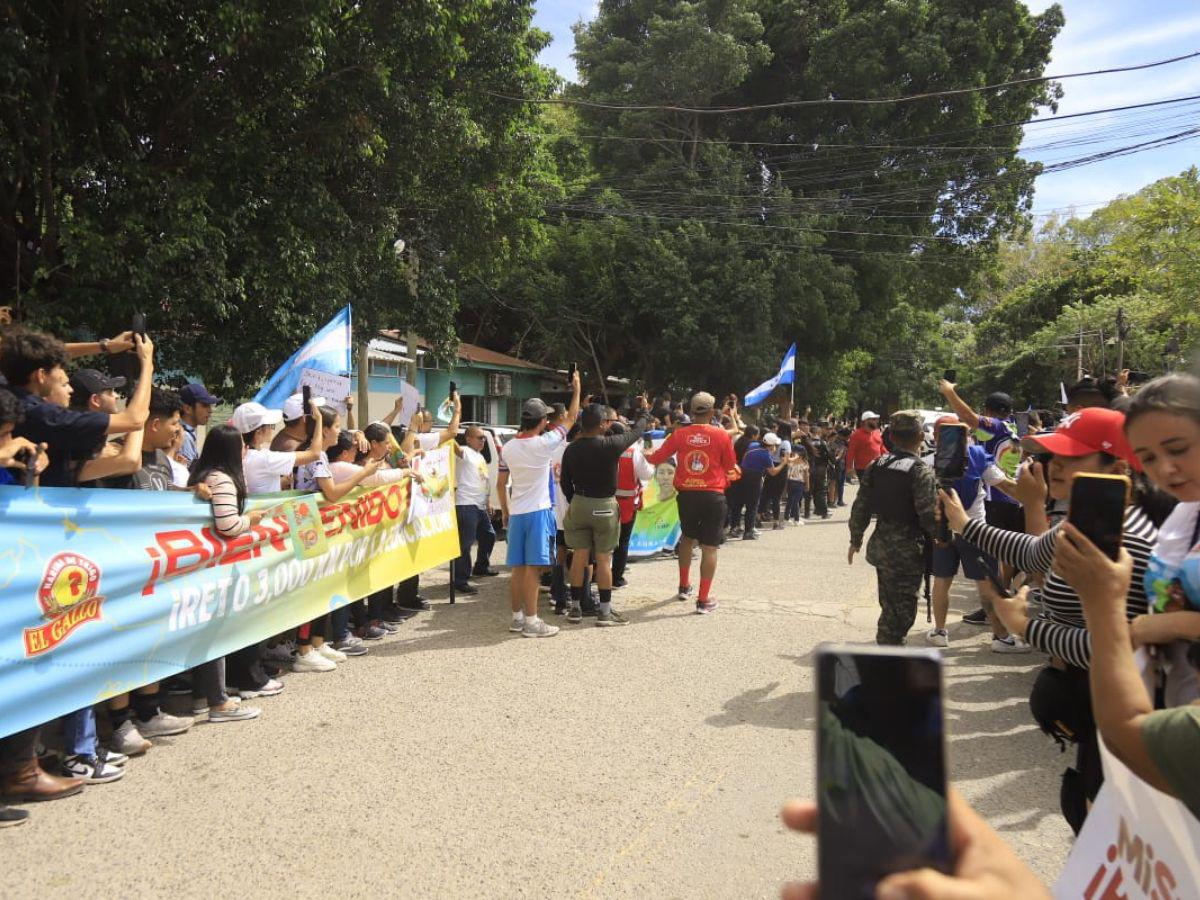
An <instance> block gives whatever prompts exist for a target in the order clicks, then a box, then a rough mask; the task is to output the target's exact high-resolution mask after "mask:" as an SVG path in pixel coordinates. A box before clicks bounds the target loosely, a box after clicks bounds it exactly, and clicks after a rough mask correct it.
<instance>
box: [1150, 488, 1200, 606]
mask: <svg viewBox="0 0 1200 900" xmlns="http://www.w3.org/2000/svg"><path fill="white" fill-rule="evenodd" d="M1143 584H1144V586H1145V588H1146V597H1147V598H1149V600H1150V603H1151V604H1152V605H1153V606H1154V607H1155V609H1157V610H1158V611H1159V612H1164V611H1166V610H1167V609H1168V607H1169V608H1171V609H1176V608H1177V607H1178V605H1179V604H1183V608H1184V609H1190V610H1200V503H1197V502H1189V503H1179V504H1177V505H1176V506H1175V509H1174V510H1173V511H1172V512H1171V515H1169V516H1168V517H1167V521H1165V522H1163V524H1162V527H1161V528H1160V529H1159V530H1158V540H1157V542H1156V543H1155V545H1154V552H1153V553H1152V554H1151V555H1150V561H1149V562H1148V563H1147V564H1146V574H1145V576H1144V581H1143Z"/></svg>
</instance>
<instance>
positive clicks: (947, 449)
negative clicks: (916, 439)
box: [933, 422, 967, 480]
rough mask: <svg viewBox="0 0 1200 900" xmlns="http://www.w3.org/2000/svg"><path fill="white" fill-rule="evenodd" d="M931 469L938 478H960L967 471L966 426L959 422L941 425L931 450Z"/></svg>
mask: <svg viewBox="0 0 1200 900" xmlns="http://www.w3.org/2000/svg"><path fill="white" fill-rule="evenodd" d="M933 471H934V474H935V475H937V477H938V478H941V479H944V480H953V479H955V478H962V477H963V474H964V473H965V472H966V471H967V426H966V425H963V424H962V423H961V422H959V423H957V424H953V425H941V426H939V427H938V430H937V445H936V446H935V447H934V451H933Z"/></svg>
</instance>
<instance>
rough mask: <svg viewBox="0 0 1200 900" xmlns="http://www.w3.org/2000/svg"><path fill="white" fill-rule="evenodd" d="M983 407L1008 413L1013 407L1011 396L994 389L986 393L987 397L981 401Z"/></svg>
mask: <svg viewBox="0 0 1200 900" xmlns="http://www.w3.org/2000/svg"><path fill="white" fill-rule="evenodd" d="M983 408H984V409H990V410H992V411H993V412H998V413H1010V412H1012V408H1013V401H1012V397H1010V396H1008V394H1006V393H1004V391H996V392H994V393H991V394H988V395H987V399H985V400H984V401H983Z"/></svg>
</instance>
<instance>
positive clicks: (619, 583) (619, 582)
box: [613, 575, 629, 590]
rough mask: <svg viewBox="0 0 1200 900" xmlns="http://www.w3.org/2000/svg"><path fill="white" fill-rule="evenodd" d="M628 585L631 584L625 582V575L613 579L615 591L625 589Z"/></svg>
mask: <svg viewBox="0 0 1200 900" xmlns="http://www.w3.org/2000/svg"><path fill="white" fill-rule="evenodd" d="M627 584H629V582H628V581H626V580H625V576H624V575H622V576H621V577H620V578H614V579H613V589H614V590H615V589H616V588H623V587H625V585H627Z"/></svg>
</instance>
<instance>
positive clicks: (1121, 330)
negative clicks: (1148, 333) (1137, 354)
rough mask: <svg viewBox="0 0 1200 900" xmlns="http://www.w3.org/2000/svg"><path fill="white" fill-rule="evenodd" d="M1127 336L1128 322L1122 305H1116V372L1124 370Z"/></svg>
mask: <svg viewBox="0 0 1200 900" xmlns="http://www.w3.org/2000/svg"><path fill="white" fill-rule="evenodd" d="M1127 337H1129V323H1128V322H1126V321H1125V309H1124V307H1121V306H1118V307H1117V374H1118V375H1119V374H1120V373H1121V372H1123V371H1124V370H1125V339H1126V338H1127Z"/></svg>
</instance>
